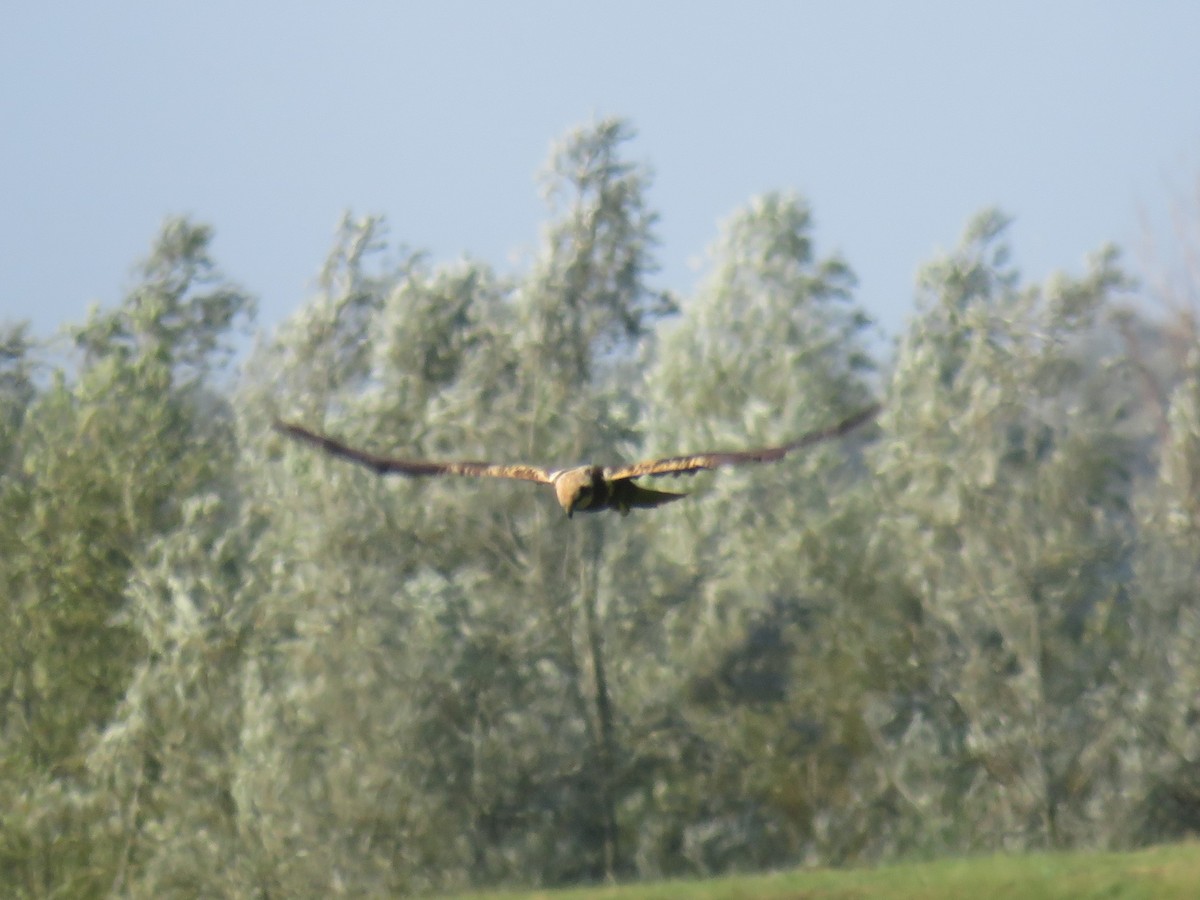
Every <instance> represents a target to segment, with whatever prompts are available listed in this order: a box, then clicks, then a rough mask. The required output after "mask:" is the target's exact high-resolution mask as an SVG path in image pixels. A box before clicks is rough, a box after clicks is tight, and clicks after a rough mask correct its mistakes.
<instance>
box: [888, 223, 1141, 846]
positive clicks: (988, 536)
mask: <svg viewBox="0 0 1200 900" xmlns="http://www.w3.org/2000/svg"><path fill="white" fill-rule="evenodd" d="M1006 225H1007V223H1006V221H1005V220H1004V218H1003V217H1002V216H1000V215H999V214H996V213H987V214H984V215H981V216H980V217H978V218H977V219H975V220H974V221H973V222H972V223H971V225H970V226H969V227H968V229H967V233H966V235H965V236H964V238H963V241H962V243H961V245H960V247H959V248H958V249H957V250H956V251H954V252H953V253H952V254H950V255H949V256H948V257H947V258H945V259H944V260H941V261H939V262H937V263H935V264H933V265H931V266H930V267H928V268H927V269H926V270H925V271H924V272H923V274H922V278H921V283H922V288H923V292H924V299H923V304H922V312H921V315H920V317H919V318H918V319H917V320H916V321H915V322H914V323H913V325H912V327H911V329H910V331H909V334H908V335H907V336H906V339H905V341H904V343H903V345H902V347H901V351H900V355H899V358H898V360H897V364H896V369H895V374H894V376H893V378H892V382H891V385H890V389H889V392H888V395H889V401H888V406H887V410H886V412H885V414H884V417H883V423H882V424H883V428H884V430H885V433H886V434H887V436H888V439H887V441H886V442H885V444H884V445H883V447H882V448H881V451H880V454H879V456H878V457H877V462H876V465H877V477H878V479H879V480H880V483H881V484H882V485H884V486H885V489H886V494H885V497H886V502H887V503H888V504H889V507H890V508H891V510H892V512H891V514H890V515H889V517H888V518H887V520H886V524H887V527H888V531H889V537H890V539H891V540H892V541H893V547H894V549H893V551H892V552H893V553H894V554H895V558H896V560H897V562H898V564H899V565H900V567H901V572H902V574H903V578H904V581H905V583H906V590H907V593H909V594H911V596H912V597H914V598H915V600H916V605H915V608H914V609H913V610H912V612H911V620H910V626H909V627H910V628H911V631H912V644H911V655H912V660H913V665H914V666H915V669H914V670H913V674H912V675H910V676H909V677H907V678H904V679H903V680H902V681H900V682H899V683H898V685H897V689H896V691H895V692H894V693H893V695H892V697H891V698H890V705H891V708H892V714H891V715H890V716H883V715H881V716H880V717H879V720H878V725H877V734H876V740H877V741H879V742H880V744H881V745H882V746H883V747H884V748H885V749H886V752H887V755H888V756H889V757H890V760H889V762H888V764H887V768H888V771H889V772H890V781H891V787H892V790H893V791H894V793H895V795H896V796H897V797H898V798H901V799H902V801H903V804H904V806H903V808H904V810H905V812H904V814H903V815H902V816H901V818H902V819H903V818H907V817H912V818H911V819H910V820H909V821H912V822H913V823H914V825H913V832H911V833H912V835H913V839H917V840H920V841H922V843H923V846H925V847H928V848H931V849H934V848H936V849H938V850H946V849H976V848H990V847H996V846H1005V847H1035V846H1064V845H1069V844H1071V843H1073V842H1074V841H1075V840H1077V839H1080V838H1083V837H1084V836H1088V837H1089V838H1090V839H1093V840H1094V839H1095V836H1096V835H1097V834H1105V833H1106V832H1105V824H1106V817H1107V816H1109V815H1110V813H1109V810H1110V808H1111V804H1112V803H1114V802H1116V801H1117V799H1118V798H1119V795H1120V790H1121V785H1120V783H1119V779H1118V778H1117V777H1116V771H1117V768H1118V765H1117V757H1118V755H1119V750H1120V745H1121V741H1122V739H1123V738H1124V737H1126V736H1127V735H1126V733H1125V731H1124V730H1123V729H1122V728H1121V727H1120V723H1119V722H1117V721H1115V720H1114V719H1113V718H1111V717H1110V716H1109V715H1107V712H1106V710H1108V709H1111V708H1114V707H1115V706H1117V705H1119V701H1120V697H1121V694H1122V684H1121V680H1120V677H1119V672H1120V671H1121V668H1120V662H1121V658H1122V654H1123V653H1124V652H1125V651H1126V648H1127V642H1128V632H1129V597H1128V591H1127V584H1128V581H1129V567H1130V561H1131V551H1132V547H1133V542H1132V534H1133V519H1132V516H1131V511H1130V497H1131V492H1132V484H1133V481H1132V479H1133V475H1134V472H1135V469H1136V464H1137V462H1138V459H1139V457H1138V452H1137V451H1138V447H1137V444H1136V441H1135V437H1136V436H1135V435H1133V434H1131V433H1130V432H1129V431H1128V430H1127V426H1126V418H1125V412H1126V410H1128V409H1129V408H1131V406H1132V405H1133V403H1134V402H1135V396H1136V395H1135V392H1134V388H1133V384H1132V380H1131V379H1130V378H1129V377H1127V376H1125V375H1123V371H1127V370H1123V369H1122V367H1121V361H1120V360H1119V358H1116V357H1115V356H1114V355H1113V354H1112V352H1111V350H1109V348H1111V347H1112V342H1111V341H1110V342H1108V343H1107V344H1106V343H1105V342H1104V341H1103V340H1101V339H1100V337H1101V336H1102V335H1103V333H1104V329H1103V327H1102V326H1103V323H1104V316H1105V314H1106V311H1107V310H1108V309H1109V308H1110V307H1111V303H1112V298H1113V296H1114V294H1115V292H1117V291H1119V290H1120V289H1121V287H1122V286H1123V284H1124V283H1125V281H1124V279H1123V276H1122V275H1121V273H1120V271H1119V270H1118V269H1117V268H1116V265H1115V256H1114V253H1113V252H1111V251H1105V252H1104V253H1102V254H1100V255H1099V256H1098V257H1096V258H1095V259H1094V260H1093V261H1092V265H1091V268H1090V270H1089V272H1088V273H1087V275H1086V276H1085V277H1084V278H1082V279H1080V280H1071V279H1067V278H1065V277H1057V278H1054V279H1052V280H1051V281H1050V282H1049V284H1048V285H1047V286H1045V287H1044V288H1037V287H1029V288H1022V287H1021V286H1020V283H1019V276H1018V273H1017V272H1016V270H1015V269H1013V268H1012V267H1011V266H1010V265H1009V263H1008V249H1007V246H1006V245H1005V244H1004V242H1003V233H1004V230H1005V228H1006ZM1106 350H1109V352H1105V351H1106ZM897 827H900V828H901V829H903V828H904V827H905V826H897ZM917 835H921V837H920V838H917V837H916V836H917Z"/></svg>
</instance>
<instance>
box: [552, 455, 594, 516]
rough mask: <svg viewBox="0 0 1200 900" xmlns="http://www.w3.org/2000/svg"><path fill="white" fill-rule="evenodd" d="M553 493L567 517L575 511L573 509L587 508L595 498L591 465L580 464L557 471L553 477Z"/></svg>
mask: <svg viewBox="0 0 1200 900" xmlns="http://www.w3.org/2000/svg"><path fill="white" fill-rule="evenodd" d="M554 494H555V496H556V497H558V505H559V506H561V507H562V508H563V510H564V511H565V512H566V514H567V518H568V519H569V518H571V516H572V515H573V514H574V513H575V510H577V509H579V510H584V509H587V508H588V507H589V506H591V505H592V501H593V500H594V499H595V488H594V486H593V474H592V469H591V467H590V466H580V467H579V468H577V469H567V470H565V471H563V472H559V473H558V474H557V475H555V477H554Z"/></svg>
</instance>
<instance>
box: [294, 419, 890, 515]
mask: <svg viewBox="0 0 1200 900" xmlns="http://www.w3.org/2000/svg"><path fill="white" fill-rule="evenodd" d="M878 412H879V407H878V406H871V407H868V408H867V409H864V410H862V411H860V412H857V413H855V414H854V415H852V416H850V417H849V418H848V419H843V420H842V421H841V422H839V423H837V424H836V425H831V426H829V427H828V428H821V429H819V430H817V431H810V432H808V433H807V434H803V435H801V436H800V437H798V438H796V439H795V440H793V441H789V442H788V443H786V444H780V445H779V446H777V447H762V448H759V449H757V450H734V451H709V452H705V453H693V454H690V455H688V456H667V457H661V458H659V459H648V460H645V461H643V462H639V463H633V464H632V465H627V466H592V465H586V466H573V467H568V468H565V469H543V468H541V467H540V466H531V465H526V464H524V463H515V464H512V465H505V464H498V463H488V462H476V461H473V460H460V461H436V460H428V459H401V458H398V457H394V456H380V455H378V454H375V453H368V452H367V451H365V450H358V449H355V448H354V447H350V446H348V445H346V444H343V443H342V442H341V441H338V440H335V439H334V438H331V437H327V436H325V435H323V434H318V433H317V432H315V431H309V430H308V429H307V428H305V427H304V426H302V425H297V424H295V423H292V422H282V421H279V420H276V422H275V429H276V430H277V431H280V432H282V433H283V434H286V435H288V436H289V437H293V438H296V439H297V440H300V441H304V442H305V443H309V444H312V445H313V446H315V447H319V448H320V449H322V450H324V451H325V452H326V453H329V454H332V455H333V456H340V457H342V458H343V459H348V460H350V461H351V462H356V463H358V464H359V465H363V466H366V467H367V468H368V469H371V470H372V471H374V472H375V473H377V474H379V475H391V474H397V475H409V476H413V477H421V476H428V475H469V476H474V477H477V478H514V479H517V480H519V481H533V482H537V483H538V484H549V485H552V486H553V487H554V495H555V496H556V497H557V498H558V503H559V505H560V506H562V508H563V509H564V510H565V511H566V513H567V518H570V517H571V516H572V515H573V514H574V513H575V512H599V511H600V510H603V509H615V510H617V511H618V512H620V513H621V515H627V514H628V513H629V511H630V510H631V509H635V508H649V507H654V506H661V505H662V504H664V503H670V502H672V501H674V500H679V499H681V498H682V497H686V496H687V495H686V494H676V493H671V492H669V491H656V490H651V489H650V488H645V487H642V486H641V485H640V484H638V483H637V482H636V481H634V479H635V478H641V477H643V476H647V477H653V476H659V475H692V474H694V473H696V472H700V471H703V470H705V469H717V468H720V467H722V466H741V465H746V464H748V463H767V462H775V461H776V460H780V459H783V457H785V456H787V454H788V453H790V452H791V451H793V450H799V449H800V448H802V447H808V446H811V445H813V444H817V443H820V442H821V441H828V440H832V439H834V438H838V437H841V436H842V435H844V434H846V433H847V432H848V431H850V430H851V429H854V428H857V427H858V426H859V425H861V424H863V423H864V422H867V421H869V420H870V419H873V418H874V417H875V415H876V413H878Z"/></svg>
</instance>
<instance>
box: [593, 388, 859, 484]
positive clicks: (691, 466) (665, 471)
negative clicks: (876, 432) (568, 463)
mask: <svg viewBox="0 0 1200 900" xmlns="http://www.w3.org/2000/svg"><path fill="white" fill-rule="evenodd" d="M878 412H879V406H878V404H877V405H875V406H870V407H868V408H866V409H864V410H860V411H859V412H857V413H855V414H854V415H852V416H850V417H849V418H848V419H843V420H842V421H841V422H838V423H837V424H836V425H830V426H829V427H827V428H821V429H818V430H816V431H810V432H807V433H806V434H802V435H800V437H798V438H796V439H795V440H792V441H788V442H787V443H786V444H780V445H779V446H778V447H760V448H759V449H757V450H711V451H707V452H704V453H693V454H690V455H688V456H666V457H662V458H661V459H647V460H644V461H642V462H638V463H632V464H631V465H628V466H619V467H613V468H610V469H606V470H605V472H604V474H605V477H607V478H608V479H610V480H612V481H617V480H620V479H622V478H638V477H640V476H643V475H693V474H695V473H696V472H700V471H703V470H705V469H717V468H720V467H721V466H741V465H746V464H749V463H767V462H775V461H776V460H779V459H783V457H785V456H787V455H788V453H790V452H791V451H793V450H799V449H800V448H801V447H808V446H811V445H812V444H819V443H821V442H822V441H829V440H833V439H834V438H838V437H841V436H842V435H844V434H846V433H847V432H848V431H851V430H852V429H854V428H857V427H858V426H859V425H862V424H863V423H864V422H868V421H870V420H871V419H873V418H875V416H876V414H877V413H878Z"/></svg>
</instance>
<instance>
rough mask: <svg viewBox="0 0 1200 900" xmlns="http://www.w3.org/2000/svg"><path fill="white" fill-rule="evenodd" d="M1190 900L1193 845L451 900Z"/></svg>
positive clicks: (1198, 883) (1198, 887)
mask: <svg viewBox="0 0 1200 900" xmlns="http://www.w3.org/2000/svg"><path fill="white" fill-rule="evenodd" d="M874 897H881V898H888V900H891V898H896V900H962V898H967V900H989V898H993V897H1012V898H1014V900H1018V898H1019V900H1079V898H1101V897H1103V898H1106V900H1171V898H1178V900H1196V898H1200V843H1186V844H1172V845H1167V846H1161V847H1152V848H1150V849H1148V850H1139V851H1135V852H1132V853H1033V854H1027V855H1021V856H984V857H974V858H966V859H943V860H937V861H935V862H928V863H905V864H899V865H890V866H880V867H877V868H871V869H801V870H796V871H792V872H779V873H774V874H769V875H748V876H738V877H729V878H713V879H709V880H706V881H662V882H651V883H645V884H630V885H606V886H602V887H589V888H572V889H566V890H555V891H551V890H537V891H505V892H493V893H478V894H462V895H458V897H457V900H692V898H695V900H866V898H874Z"/></svg>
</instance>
